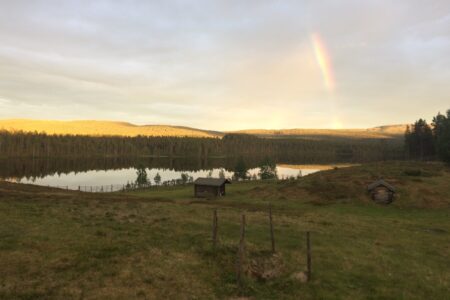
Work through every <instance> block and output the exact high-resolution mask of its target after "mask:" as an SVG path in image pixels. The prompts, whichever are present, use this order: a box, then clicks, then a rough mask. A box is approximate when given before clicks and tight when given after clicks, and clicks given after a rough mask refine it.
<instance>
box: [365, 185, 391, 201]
mask: <svg viewBox="0 0 450 300" xmlns="http://www.w3.org/2000/svg"><path fill="white" fill-rule="evenodd" d="M367 191H368V192H369V193H370V195H371V197H372V199H373V201H375V202H377V203H382V204H389V203H391V202H392V201H393V200H394V194H395V188H394V187H393V186H392V185H390V184H389V183H387V182H386V181H384V180H383V179H380V180H377V181H375V182H373V183H371V184H369V185H368V186H367Z"/></svg>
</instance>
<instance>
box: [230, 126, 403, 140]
mask: <svg viewBox="0 0 450 300" xmlns="http://www.w3.org/2000/svg"><path fill="white" fill-rule="evenodd" d="M405 129H406V125H386V126H379V127H373V128H368V129H297V128H296V129H279V130H275V129H250V130H240V131H236V132H235V133H245V134H253V135H257V136H260V137H271V138H282V137H289V138H326V137H341V138H395V137H401V136H403V134H404V133H405Z"/></svg>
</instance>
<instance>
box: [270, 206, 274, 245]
mask: <svg viewBox="0 0 450 300" xmlns="http://www.w3.org/2000/svg"><path fill="white" fill-rule="evenodd" d="M269 221H270V239H271V241H272V253H275V236H274V233H273V221H272V204H270V206H269Z"/></svg>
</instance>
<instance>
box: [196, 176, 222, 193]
mask: <svg viewBox="0 0 450 300" xmlns="http://www.w3.org/2000/svg"><path fill="white" fill-rule="evenodd" d="M228 183H231V182H230V181H229V180H228V179H225V178H202V177H200V178H197V179H196V180H195V181H194V196H195V197H211V196H213V197H216V196H225V184H228Z"/></svg>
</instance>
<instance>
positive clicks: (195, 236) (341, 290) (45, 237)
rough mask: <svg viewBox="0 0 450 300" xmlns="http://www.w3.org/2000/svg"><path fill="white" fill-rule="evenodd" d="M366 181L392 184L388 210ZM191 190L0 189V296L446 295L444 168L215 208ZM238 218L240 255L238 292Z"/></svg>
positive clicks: (447, 185)
mask: <svg viewBox="0 0 450 300" xmlns="http://www.w3.org/2000/svg"><path fill="white" fill-rule="evenodd" d="M378 177H383V178H385V179H386V180H388V181H389V182H391V183H392V184H393V185H395V186H396V187H397V189H398V193H397V198H396V200H395V201H394V203H392V204H391V205H389V206H381V205H376V204H374V203H372V202H371V200H370V199H369V197H368V196H367V194H366V191H365V186H366V184H367V183H369V182H370V181H371V180H373V179H377V178H378ZM192 194H193V188H192V186H184V187H175V188H174V187H171V188H168V187H167V188H166V187H164V188H158V189H152V190H151V191H144V192H136V193H127V194H120V193H113V194H87V193H77V192H70V191H69V192H67V191H60V190H56V189H48V188H41V187H35V186H26V185H16V184H9V183H0V298H2V299H39V298H42V299H44V298H45V299H48V298H59V299H61V298H64V299H98V298H105V299H106V298H107V299H130V298H142V299H155V298H167V299H214V298H219V299H229V298H235V297H238V296H245V297H249V298H252V299H283V298H286V299H294V298H295V299H299V298H301V299H317V298H332V299H371V298H372V299H378V298H389V299H424V298H429V299H444V298H445V297H447V296H446V295H447V294H448V290H449V289H450V271H449V270H450V218H449V217H450V216H449V215H450V209H449V207H450V171H449V169H448V168H446V167H444V166H443V165H441V164H437V163H433V164H426V163H423V164H417V163H383V164H369V165H363V166H358V167H351V168H345V169H337V170H329V171H324V172H319V173H317V174H313V175H310V176H307V177H304V178H302V179H300V180H297V181H289V182H288V181H286V182H248V183H247V182H246V183H233V184H232V185H229V186H227V196H226V197H224V198H221V199H215V200H199V199H195V198H193V197H192ZM269 203H271V204H272V205H273V211H274V225H275V240H276V249H277V252H276V254H275V255H273V254H271V253H270V251H269V250H270V233H269V227H268V216H267V209H268V204H269ZM214 209H218V216H219V240H220V242H219V246H218V249H217V250H216V251H213V250H212V247H211V223H212V222H211V221H212V212H213V210H214ZM242 213H245V214H246V216H247V232H246V250H247V253H246V263H245V265H244V267H245V270H246V275H245V278H244V283H243V286H242V288H239V287H238V285H237V283H236V276H235V266H236V259H237V255H236V254H237V245H238V241H239V230H240V229H239V226H240V224H239V222H240V216H241V214H242ZM306 231H311V235H312V256H313V277H312V281H311V282H309V283H305V282H302V280H301V279H302V276H301V272H303V271H305V269H306V253H305V247H306V245H305V234H304V233H305V232H306Z"/></svg>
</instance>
